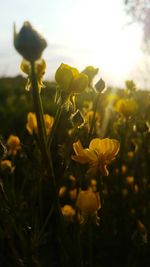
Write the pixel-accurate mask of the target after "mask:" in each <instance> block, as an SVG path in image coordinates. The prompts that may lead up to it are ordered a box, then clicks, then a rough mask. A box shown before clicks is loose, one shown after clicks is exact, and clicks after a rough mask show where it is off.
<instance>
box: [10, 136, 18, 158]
mask: <svg viewBox="0 0 150 267" xmlns="http://www.w3.org/2000/svg"><path fill="white" fill-rule="evenodd" d="M7 147H8V154H9V155H13V156H15V155H16V154H17V152H18V150H20V149H21V144H20V139H19V137H18V136H16V135H10V136H9V138H8V140H7Z"/></svg>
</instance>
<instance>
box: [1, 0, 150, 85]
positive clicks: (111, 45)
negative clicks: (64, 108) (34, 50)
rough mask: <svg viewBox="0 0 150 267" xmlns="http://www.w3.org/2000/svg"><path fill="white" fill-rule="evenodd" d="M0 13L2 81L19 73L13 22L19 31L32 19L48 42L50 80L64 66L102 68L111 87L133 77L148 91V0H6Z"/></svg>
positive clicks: (149, 28) (32, 22)
mask: <svg viewBox="0 0 150 267" xmlns="http://www.w3.org/2000/svg"><path fill="white" fill-rule="evenodd" d="M0 9H1V46H0V56H1V64H0V76H1V77H4V76H5V77H7V76H15V75H18V74H20V69H19V64H20V60H21V58H20V56H19V55H18V53H16V51H15V49H14V47H13V23H15V24H16V27H17V30H18V31H19V30H20V28H21V26H22V24H23V22H24V21H27V20H28V21H30V22H31V24H32V25H33V26H34V27H35V28H36V29H38V30H39V31H40V32H41V33H43V35H44V36H45V38H46V39H47V41H48V48H47V49H46V50H45V53H44V58H45V59H46V61H47V66H48V68H47V72H46V76H45V77H46V79H48V80H53V78H54V73H55V71H56V69H57V68H58V66H59V65H60V64H61V63H62V62H64V63H67V64H70V65H72V66H76V67H77V68H79V69H80V70H83V69H84V68H85V67H86V66H87V65H93V66H95V67H98V68H99V69H100V73H101V75H102V77H103V78H104V79H105V80H106V82H107V83H108V84H109V85H113V86H120V87H121V86H123V84H124V81H125V80H127V79H133V80H134V81H135V82H136V83H137V86H138V87H140V88H143V89H149V87H150V78H149V70H150V56H149V55H150V49H149V45H148V42H149V38H150V1H149V0H143V1H142V0H113V1H111V0H93V1H91V0H55V1H54V0H51V1H49V0H44V1H40V0H32V1H29V0H22V1H19V0H13V1H12V0H5V1H1V3H0Z"/></svg>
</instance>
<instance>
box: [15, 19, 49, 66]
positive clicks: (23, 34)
mask: <svg viewBox="0 0 150 267" xmlns="http://www.w3.org/2000/svg"><path fill="white" fill-rule="evenodd" d="M14 46H15V48H16V50H17V51H18V52H19V53H20V54H21V55H22V56H23V57H24V58H25V59H26V60H29V61H35V60H37V59H39V58H40V57H41V55H42V52H43V51H44V49H45V48H46V46H47V42H46V40H45V39H44V38H43V37H42V36H41V35H40V34H39V33H38V32H37V31H36V30H35V29H34V28H33V27H32V26H31V24H30V23H29V22H28V21H26V22H24V24H23V27H22V28H21V30H20V32H19V33H17V32H16V28H15V27H14Z"/></svg>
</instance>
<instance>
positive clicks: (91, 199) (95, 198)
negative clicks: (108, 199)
mask: <svg viewBox="0 0 150 267" xmlns="http://www.w3.org/2000/svg"><path fill="white" fill-rule="evenodd" d="M76 206H77V208H78V210H79V214H78V218H79V221H80V223H81V224H82V223H85V222H86V221H87V220H88V217H89V216H90V217H92V218H93V219H94V222H95V223H96V224H97V225H99V217H98V210H99V209H100V208H101V202H100V195H99V193H98V192H93V191H92V189H91V188H89V189H88V190H80V192H79V194H78V197H77V201H76Z"/></svg>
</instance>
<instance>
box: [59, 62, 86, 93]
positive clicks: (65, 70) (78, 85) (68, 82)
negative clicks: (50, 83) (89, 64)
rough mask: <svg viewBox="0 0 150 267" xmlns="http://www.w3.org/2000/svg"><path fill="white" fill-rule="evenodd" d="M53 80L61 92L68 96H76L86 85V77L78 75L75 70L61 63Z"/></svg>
mask: <svg viewBox="0 0 150 267" xmlns="http://www.w3.org/2000/svg"><path fill="white" fill-rule="evenodd" d="M55 80H56V82H57V83H58V84H59V86H60V88H61V90H64V91H66V93H68V94H77V93H81V92H82V91H84V90H85V88H86V87H87V85H88V76H87V75H85V74H83V73H79V71H78V70H77V69H76V68H73V67H71V66H69V65H67V64H64V63H62V64H61V65H60V67H59V68H58V69H57V71H56V74H55Z"/></svg>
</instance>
